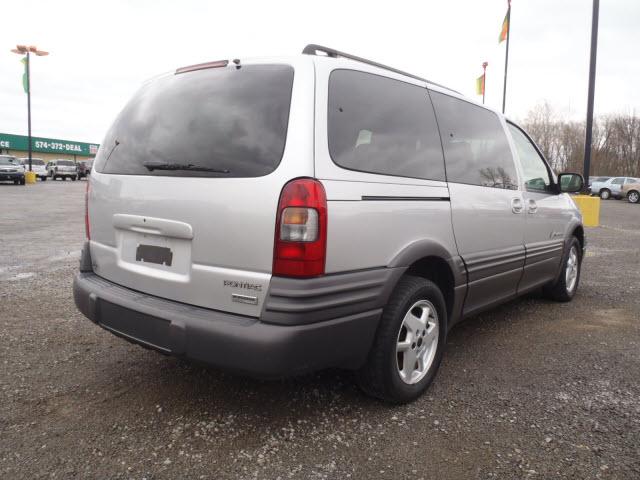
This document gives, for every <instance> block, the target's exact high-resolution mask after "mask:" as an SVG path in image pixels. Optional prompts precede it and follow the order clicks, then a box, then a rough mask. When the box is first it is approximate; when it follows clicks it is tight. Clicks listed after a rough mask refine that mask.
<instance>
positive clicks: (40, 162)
mask: <svg viewBox="0 0 640 480" xmlns="http://www.w3.org/2000/svg"><path fill="white" fill-rule="evenodd" d="M22 163H24V164H25V165H29V159H28V158H23V159H22ZM31 165H32V166H33V165H44V160H41V159H39V158H32V159H31Z"/></svg>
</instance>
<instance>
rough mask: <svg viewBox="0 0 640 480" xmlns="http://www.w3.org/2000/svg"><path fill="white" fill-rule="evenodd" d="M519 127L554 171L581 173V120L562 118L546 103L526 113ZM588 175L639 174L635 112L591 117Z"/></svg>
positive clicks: (639, 135)
mask: <svg viewBox="0 0 640 480" xmlns="http://www.w3.org/2000/svg"><path fill="white" fill-rule="evenodd" d="M522 126H523V127H524V128H525V130H527V132H528V133H529V135H531V138H532V139H533V140H534V141H535V142H536V143H537V144H538V147H539V148H540V150H542V153H543V154H544V155H545V157H546V158H547V160H548V161H549V162H550V163H551V166H552V168H553V169H554V170H555V171H556V172H582V168H583V163H584V137H585V122H584V121H582V122H577V121H571V120H565V119H563V118H561V117H560V116H559V115H558V114H557V113H556V112H555V111H554V109H553V108H552V107H551V106H550V105H549V104H548V103H546V102H545V103H543V104H540V105H538V106H536V107H535V108H533V109H532V110H531V111H530V112H529V113H528V114H527V116H526V118H525V120H524V122H522ZM591 175H592V176H597V175H608V176H629V177H640V117H638V116H636V114H635V112H632V113H627V114H623V113H616V114H610V115H602V116H599V117H596V118H594V121H593V150H592V153H591Z"/></svg>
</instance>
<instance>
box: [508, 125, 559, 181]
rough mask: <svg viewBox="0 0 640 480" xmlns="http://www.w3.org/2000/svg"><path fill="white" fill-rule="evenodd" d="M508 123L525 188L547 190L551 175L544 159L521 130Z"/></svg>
mask: <svg viewBox="0 0 640 480" xmlns="http://www.w3.org/2000/svg"><path fill="white" fill-rule="evenodd" d="M508 125H509V131H510V132H511V137H512V138H513V141H514V143H515V144H516V151H517V152H518V158H519V159H520V165H521V166H522V173H523V175H524V184H525V187H526V189H527V190H529V191H535V192H546V191H548V190H549V188H550V186H551V177H550V176H549V170H548V169H547V165H546V164H545V162H544V160H543V159H542V157H541V156H540V154H539V153H538V151H537V150H536V147H535V146H534V145H533V143H531V140H529V138H528V137H527V136H526V135H525V134H524V132H523V131H522V130H520V129H519V128H518V127H516V126H515V125H513V124H511V123H509V124H508Z"/></svg>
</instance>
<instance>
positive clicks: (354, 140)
mask: <svg viewBox="0 0 640 480" xmlns="http://www.w3.org/2000/svg"><path fill="white" fill-rule="evenodd" d="M327 128H328V136H329V152H330V154H331V158H332V159H333V161H334V162H335V163H337V164H338V165H340V166H341V167H343V168H347V169H350V170H358V171H362V172H369V173H378V174H383V175H393V176H401V177H413V178H424V179H430V180H444V179H445V175H444V160H443V158H442V146H441V144H440V138H439V136H438V126H437V124H436V120H435V115H434V113H433V107H432V105H431V101H430V99H429V93H428V92H427V89H426V88H422V87H419V86H416V85H411V84H409V83H405V82H401V81H398V80H393V79H390V78H385V77H382V76H379V75H373V74H370V73H363V72H357V71H353V70H336V71H334V72H333V73H332V74H331V77H330V79H329V115H328V125H327Z"/></svg>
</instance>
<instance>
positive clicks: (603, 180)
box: [588, 177, 611, 188]
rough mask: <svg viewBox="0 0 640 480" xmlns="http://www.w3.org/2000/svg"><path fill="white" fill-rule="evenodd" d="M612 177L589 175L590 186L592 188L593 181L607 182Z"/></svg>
mask: <svg viewBox="0 0 640 480" xmlns="http://www.w3.org/2000/svg"><path fill="white" fill-rule="evenodd" d="M610 178H611V177H589V183H588V187H589V188H591V184H592V183H593V182H606V181H607V180H609V179H610Z"/></svg>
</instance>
